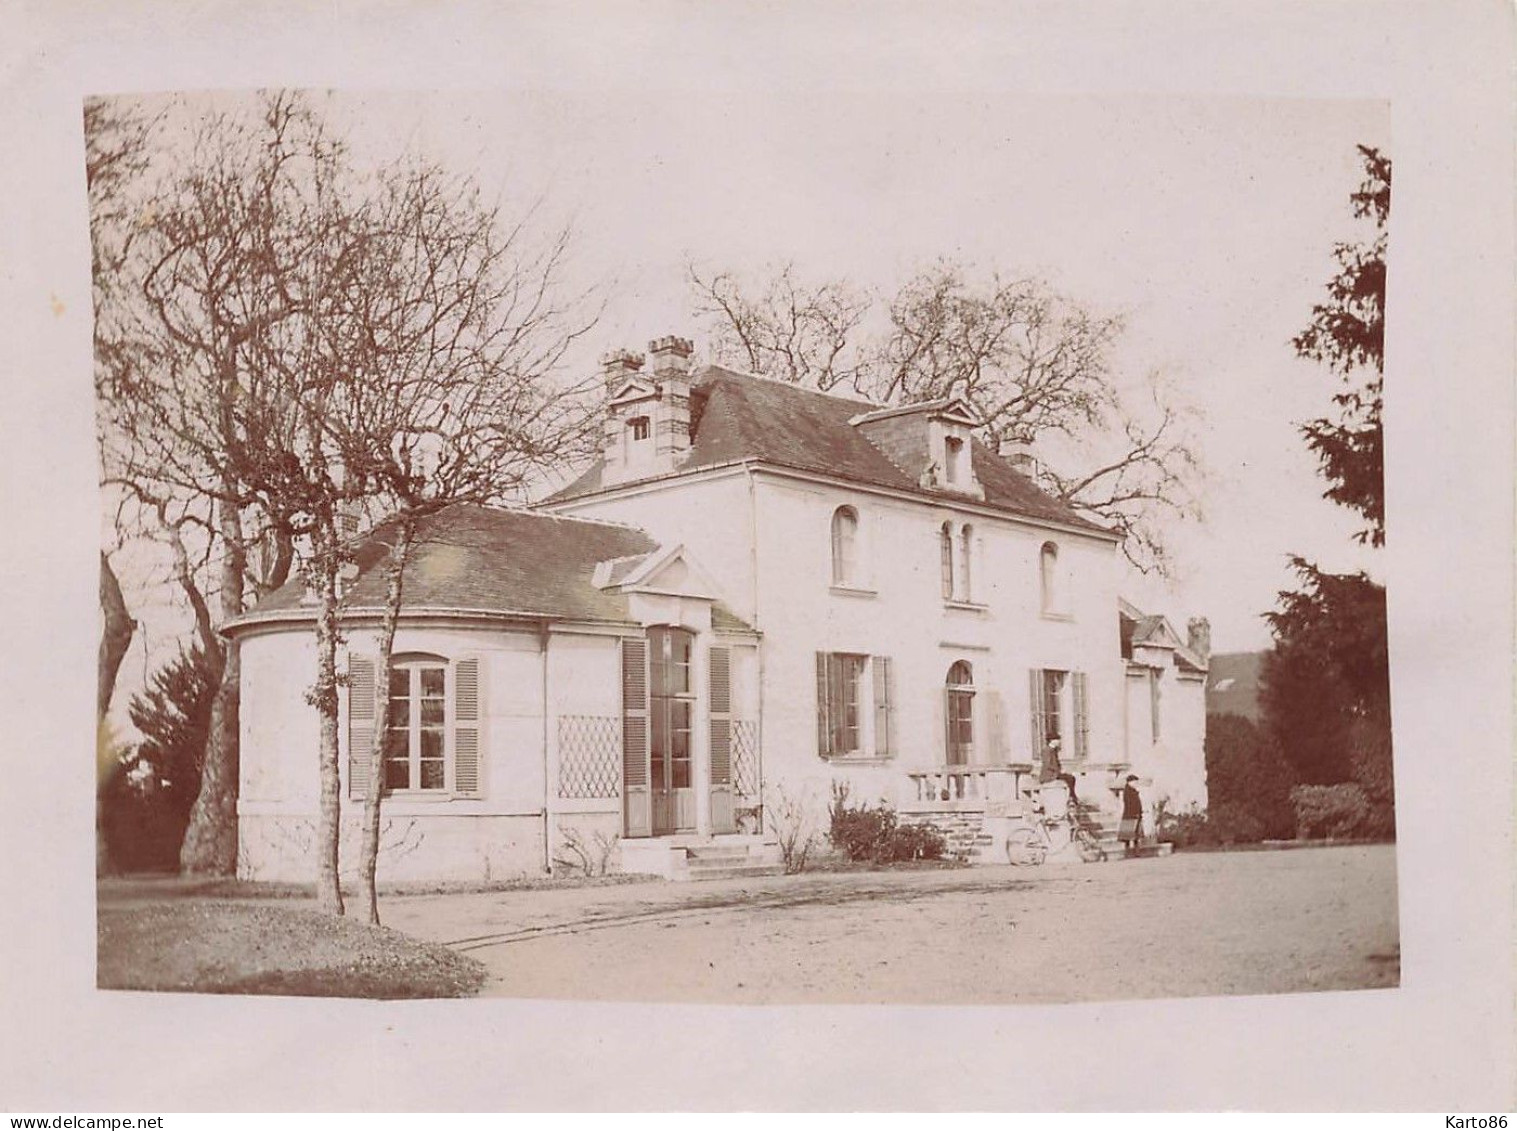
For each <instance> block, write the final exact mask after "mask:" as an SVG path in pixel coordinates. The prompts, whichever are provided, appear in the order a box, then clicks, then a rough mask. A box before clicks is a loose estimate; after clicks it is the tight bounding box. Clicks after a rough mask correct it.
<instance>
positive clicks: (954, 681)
mask: <svg viewBox="0 0 1517 1131" xmlns="http://www.w3.org/2000/svg"><path fill="white" fill-rule="evenodd" d="M944 694H945V695H946V697H947V711H946V715H945V717H946V718H947V720H948V742H947V761H948V764H949V765H950V766H964V765H968V764H969V756H970V752H971V751H972V750H973V749H974V671H973V669H971V668H970V666H969V665H968V664H967V663H965V662H964V661H963V660H958V661H956V662H955V663H954V664H953V666H952V667H950V668H949V669H948V679H947V681H946V683H945V685H944Z"/></svg>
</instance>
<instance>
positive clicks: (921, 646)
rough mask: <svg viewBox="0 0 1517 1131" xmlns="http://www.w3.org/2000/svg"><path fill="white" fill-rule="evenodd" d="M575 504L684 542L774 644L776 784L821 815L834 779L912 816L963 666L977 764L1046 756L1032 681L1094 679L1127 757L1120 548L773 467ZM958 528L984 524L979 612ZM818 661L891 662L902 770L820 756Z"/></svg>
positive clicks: (769, 692)
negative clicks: (1038, 738) (849, 522)
mask: <svg viewBox="0 0 1517 1131" xmlns="http://www.w3.org/2000/svg"><path fill="white" fill-rule="evenodd" d="M750 482H751V486H750ZM843 505H849V506H852V507H853V508H854V509H855V510H856V511H857V512H858V514H859V518H860V532H859V559H860V566H861V568H860V571H859V578H858V583H857V586H856V588H854V589H852V590H849V589H841V588H836V587H834V586H833V585H832V584H831V580H832V567H831V523H832V515H833V513H834V511H835V510H836V509H837V508H838V507H839V506H843ZM563 509H566V510H567V509H572V511H573V513H577V514H582V515H590V514H593V515H594V516H596V517H600V518H606V519H611V520H614V521H618V522H626V523H630V524H635V525H638V526H641V527H642V528H643V529H645V530H647V531H648V532H649V533H650V534H651V535H653V537H654V538H656V539H658V540H659V541H660V542H662V543H665V544H672V543H674V542H680V543H683V544H684V545H686V546H687V547H688V548H689V549H690V550H691V552H692V553H693V554H694V555H695V557H696V559H697V561H698V562H699V563H700V564H701V565H702V566H703V567H705V568H706V569H707V572H708V573H709V574H711V575H712V577H713V579H714V580H715V582H716V583H717V585H718V587H719V589H720V594H719V595H720V596H721V598H722V599H723V601H724V602H726V603H727V605H728V606H729V607H731V608H733V609H734V611H737V612H738V613H739V614H740V615H743V616H745V617H746V618H747V619H749V620H751V621H752V623H753V624H754V625H755V627H756V628H758V629H759V630H760V631H761V632H762V633H763V637H764V640H763V649H762V668H763V679H762V687H763V690H762V698H763V705H762V710H763V729H762V746H763V760H764V771H765V780H766V782H767V783H768V784H769V785H770V786H773V787H781V788H784V789H785V790H787V792H789V793H792V794H796V795H800V794H805V795H806V796H808V797H810V798H811V799H812V800H813V802H815V803H816V804H817V805H820V804H822V803H823V802H824V801H825V798H826V796H827V794H828V790H829V787H830V784H831V782H832V781H833V780H835V779H842V778H846V779H848V780H849V781H850V782H851V783H852V785H853V790H854V794H855V796H856V797H858V798H860V799H865V800H870V799H875V798H884V799H886V800H889V801H891V802H892V803H900V802H901V801H902V800H904V799H905V794H906V792H908V791H909V788H910V785H909V781H908V780H907V778H906V775H905V774H904V773H903V772H902V771H903V770H904V769H906V768H908V767H924V768H925V767H931V766H937V765H941V764H942V763H943V762H944V760H945V757H946V755H945V751H944V740H943V733H944V718H943V714H944V696H943V686H944V680H945V677H946V675H947V672H948V668H949V666H950V665H951V664H952V663H953V662H954V661H956V660H964V661H967V662H968V663H969V664H971V665H972V668H973V671H974V681H975V687H976V695H975V700H974V711H975V735H976V746H975V751H974V760H975V761H977V762H982V763H993V764H1004V763H1006V762H1010V761H1029V760H1032V757H1033V752H1032V751H1031V750H1030V746H1031V728H1030V721H1029V710H1030V708H1029V703H1028V682H1029V677H1028V673H1029V671H1030V670H1031V669H1033V668H1053V669H1060V670H1066V671H1083V672H1085V673H1086V678H1087V681H1088V682H1087V686H1088V702H1089V728H1090V762H1091V763H1092V764H1095V763H1106V762H1115V761H1120V760H1122V758H1123V750H1122V747H1123V715H1122V694H1123V689H1122V681H1123V676H1122V661H1121V658H1120V655H1119V643H1118V634H1117V617H1116V608H1117V591H1116V577H1117V566H1116V551H1115V548H1114V546H1113V543H1112V542H1110V541H1109V540H1105V539H1100V538H1092V537H1089V536H1083V535H1080V534H1076V533H1072V532H1066V531H1057V530H1051V529H1047V528H1042V527H1037V526H1033V525H1031V524H1028V523H1024V522H1019V521H1016V520H1013V519H1010V518H1006V517H998V516H994V515H991V514H985V513H979V512H976V511H975V510H974V509H973V508H972V507H971V506H960V505H956V504H954V503H952V502H948V501H945V502H944V503H942V504H934V503H927V502H923V501H919V500H911V499H899V498H892V497H888V496H885V495H880V494H875V493H872V492H868V491H864V490H852V489H848V488H844V487H836V486H830V485H826V484H820V483H815V482H810V481H804V480H802V479H797V478H794V477H789V476H784V475H780V474H774V473H770V472H764V471H758V472H753V473H751V475H750V474H729V475H727V476H725V477H719V478H715V479H709V480H704V481H692V482H686V483H676V484H669V485H664V486H661V487H659V488H657V489H653V490H639V491H637V492H634V493H631V494H626V495H624V496H622V497H620V498H601V499H596V500H590V501H587V502H585V503H582V504H574V505H573V506H572V508H563ZM945 520H946V521H950V522H952V523H953V526H954V529H955V530H956V531H957V530H959V529H960V528H961V526H962V524H963V523H966V522H967V523H969V524H970V525H971V527H972V529H973V532H974V538H973V550H972V563H971V565H972V568H971V574H972V592H971V593H970V597H971V598H972V604H973V605H974V606H976V607H963V605H961V604H953V603H945V602H944V600H943V598H942V590H941V575H940V561H939V542H938V529H939V527H940V526H941V524H942V523H943V522H944V521H945ZM1045 541H1053V542H1055V543H1056V544H1057V545H1058V547H1059V566H1060V575H1061V583H1062V585H1061V589H1062V598H1063V599H1062V602H1061V609H1062V610H1063V611H1062V615H1056V616H1048V615H1045V614H1044V612H1043V609H1042V595H1041V581H1040V551H1041V548H1042V546H1043V544H1044V542H1045ZM750 547H752V549H751V550H750ZM818 651H827V652H858V653H863V654H867V655H871V656H874V655H884V656H889V657H890V658H891V661H892V665H893V683H894V720H893V722H894V753H893V755H892V756H891V757H890V758H889V759H888V760H886V761H884V762H882V763H879V764H865V763H862V762H858V761H849V762H843V761H841V760H833V761H826V760H823V759H822V758H820V757H819V756H818V753H817V749H816V746H817V740H816V667H815V664H816V661H815V654H816V653H817V652H818ZM1067 753H1068V752H1067V750H1066V754H1067ZM1101 780H1102V781H1103V783H1104V781H1105V778H1104V776H1103V777H1102V778H1101ZM1096 800H1100V801H1110V798H1109V797H1104V798H1097V799H1096Z"/></svg>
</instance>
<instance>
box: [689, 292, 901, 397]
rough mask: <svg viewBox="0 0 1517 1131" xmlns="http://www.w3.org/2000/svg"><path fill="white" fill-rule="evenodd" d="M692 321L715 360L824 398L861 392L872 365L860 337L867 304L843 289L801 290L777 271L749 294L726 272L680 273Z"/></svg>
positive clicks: (867, 300) (866, 299)
mask: <svg viewBox="0 0 1517 1131" xmlns="http://www.w3.org/2000/svg"><path fill="white" fill-rule="evenodd" d="M688 271H689V275H690V285H691V288H692V290H693V291H694V293H695V296H696V304H697V314H698V315H699V316H701V317H702V318H704V319H705V325H706V328H707V330H708V332H709V335H710V342H711V350H712V353H713V355H714V356H715V358H716V359H717V360H718V361H721V362H726V363H728V364H735V365H739V366H741V367H742V368H744V369H746V370H747V371H748V372H750V373H761V374H763V375H764V376H766V377H775V378H778V379H779V380H781V381H788V382H790V383H791V384H793V385H805V386H808V387H810V388H813V389H820V390H822V391H823V392H826V391H827V390H829V389H832V388H834V387H836V386H839V385H847V386H849V387H850V388H852V389H853V390H854V391H856V392H858V391H862V388H861V384H860V383H861V382H862V381H863V380H864V379H865V378H866V376H867V375H868V374H869V373H870V372H871V369H872V359H871V357H870V355H869V347H868V345H867V343H865V342H863V341H862V337H861V334H860V330H861V328H862V326H863V323H864V320H865V318H866V316H867V315H868V313H869V309H870V306H871V305H872V300H871V298H870V297H869V296H868V295H867V294H864V293H862V292H860V291H858V290H856V289H855V288H853V287H852V286H850V285H849V284H848V283H846V282H827V283H822V284H820V285H817V286H807V285H805V284H803V283H801V282H800V281H799V280H798V279H797V277H796V271H795V268H794V266H793V265H792V264H785V265H783V266H782V267H780V269H779V270H778V271H777V272H775V274H774V276H773V277H772V278H771V279H769V280H768V281H767V282H766V283H764V284H763V285H762V286H761V287H760V288H759V290H758V291H757V293H756V294H750V293H749V292H747V291H745V290H744V288H743V285H742V283H741V281H740V280H739V279H738V278H737V277H736V276H734V275H732V274H731V273H729V272H715V273H712V274H709V275H706V276H702V274H701V271H700V269H699V268H697V267H696V266H694V265H693V264H692V265H690V267H689V268H688Z"/></svg>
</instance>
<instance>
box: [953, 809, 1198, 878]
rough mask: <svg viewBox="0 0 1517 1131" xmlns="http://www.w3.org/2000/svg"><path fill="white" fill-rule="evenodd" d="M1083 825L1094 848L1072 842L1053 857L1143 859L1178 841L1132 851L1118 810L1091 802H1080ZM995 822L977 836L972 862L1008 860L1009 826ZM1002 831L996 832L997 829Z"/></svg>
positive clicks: (1093, 860)
mask: <svg viewBox="0 0 1517 1131" xmlns="http://www.w3.org/2000/svg"><path fill="white" fill-rule="evenodd" d="M1079 821H1080V826H1081V827H1082V828H1083V829H1084V830H1085V831H1086V832H1087V833H1088V834H1090V839H1091V842H1093V846H1094V847H1093V848H1091V849H1082V848H1081V847H1080V845H1078V844H1076V843H1071V844H1070V845H1068V846H1067V847H1066V848H1064V849H1063V850H1061V851H1060V852H1058V853H1057V854H1054V855H1050V856H1049V860H1066V861H1078V860H1083V861H1084V862H1085V863H1088V864H1089V863H1096V862H1098V861H1110V860H1128V859H1140V858H1146V857H1156V856H1168V855H1169V854H1170V852H1171V850H1172V849H1173V848H1174V845H1172V844H1168V843H1163V844H1161V843H1158V842H1155V841H1148V842H1147V843H1144V844H1140V845H1139V846H1138V847H1137V848H1136V849H1134V850H1132V851H1128V848H1127V846H1126V845H1125V844H1123V843H1122V842H1121V841H1120V840H1118V839H1117V832H1118V829H1119V827H1120V825H1121V823H1122V822H1121V818H1120V817H1119V816H1117V815H1115V814H1112V813H1108V812H1106V811H1105V810H1103V809H1101V808H1099V807H1097V806H1095V805H1091V804H1089V803H1088V802H1083V801H1082V802H1080V805H1079ZM992 824H993V823H990V822H987V823H986V825H984V826H982V827H981V829H980V830H979V832H978V834H977V835H976V836H975V838H974V842H973V845H972V847H971V848H970V850H969V862H970V863H971V864H1005V863H1006V857H1005V851H1006V847H1005V846H1006V840H1005V837H1006V831H1007V829H1006V828H997V829H995V830H994V831H993V830H992ZM997 832H998V833H999V835H996V833H997Z"/></svg>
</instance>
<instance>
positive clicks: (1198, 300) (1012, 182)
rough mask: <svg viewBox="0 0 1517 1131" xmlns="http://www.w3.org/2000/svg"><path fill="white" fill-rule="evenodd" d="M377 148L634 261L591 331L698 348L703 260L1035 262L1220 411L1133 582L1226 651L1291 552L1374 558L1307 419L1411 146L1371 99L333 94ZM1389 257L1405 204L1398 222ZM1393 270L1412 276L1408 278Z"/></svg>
mask: <svg viewBox="0 0 1517 1131" xmlns="http://www.w3.org/2000/svg"><path fill="white" fill-rule="evenodd" d="M334 110H335V111H336V113H337V114H338V116H339V117H340V118H342V119H343V120H345V121H348V122H351V123H352V125H351V129H350V132H351V134H352V136H353V137H354V139H355V143H356V144H357V146H358V149H359V152H360V153H363V152H365V151H372V152H374V153H383V152H385V151H386V149H393V148H394V147H395V146H396V145H397V144H400V143H401V142H402V140H403V142H404V143H405V144H409V145H413V146H416V147H418V148H420V149H422V150H423V151H425V152H430V153H433V154H436V155H438V156H439V157H441V158H443V159H444V160H445V161H446V162H447V163H448V164H449V165H450V166H453V167H456V168H457V169H458V170H459V171H468V172H473V173H474V174H476V175H477V176H478V178H479V180H480V182H481V184H482V185H483V186H484V187H485V189H486V191H487V192H490V191H492V190H493V191H498V192H499V193H500V194H501V196H502V198H503V199H504V200H505V201H507V203H508V206H509V205H510V203H511V202H512V201H528V200H531V201H540V202H541V203H540V204H539V207H540V208H541V209H542V210H543V212H544V216H545V219H547V218H549V217H551V218H552V219H554V220H560V219H562V220H565V221H568V222H570V223H572V225H573V228H574V231H575V247H576V270H577V271H579V272H581V273H582V277H583V278H585V279H587V280H591V279H610V280H614V285H613V290H612V294H613V296H614V297H613V299H612V301H611V303H610V305H609V307H608V309H607V312H606V316H605V318H604V319H603V320H602V322H601V324H600V326H599V327H598V329H597V332H596V335H595V338H596V339H597V342H598V346H597V351H596V352H600V351H602V350H605V349H610V348H613V347H620V346H630V347H632V348H642V347H643V346H644V345H645V344H646V342H647V341H648V340H649V339H651V338H654V337H658V336H661V335H664V334H669V333H678V334H683V335H685V336H689V337H693V338H695V339H696V344H697V349H698V350H699V349H701V348H703V346H704V343H703V342H702V340H701V338H700V335H699V332H698V328H697V327H696V325H695V320H694V318H693V316H692V313H691V310H690V305H691V304H690V294H689V290H688V286H687V283H686V277H685V265H686V263H687V262H690V261H693V262H695V263H697V264H700V265H703V266H707V267H712V268H720V269H724V270H731V271H735V272H737V273H739V274H750V275H755V274H762V273H763V272H764V270H765V269H766V268H767V267H772V266H773V265H775V264H778V263H782V262H787V261H789V262H793V263H794V264H795V267H796V269H797V271H798V272H799V273H800V275H801V276H802V277H803V278H809V279H814V280H823V279H832V278H845V279H848V280H849V281H851V282H852V283H854V284H856V285H858V286H862V287H865V288H870V289H874V290H876V291H879V292H881V293H884V294H887V295H888V294H889V293H891V292H893V291H894V290H895V289H896V288H897V287H898V286H899V284H900V283H901V282H902V281H903V280H904V279H905V278H907V277H909V276H910V275H911V274H912V273H913V272H914V271H915V270H916V269H918V268H920V267H921V266H923V265H926V264H929V263H932V262H933V261H935V260H938V259H943V258H947V259H952V260H956V261H959V262H962V263H965V264H967V265H970V266H971V267H974V268H977V269H979V270H980V271H981V272H984V273H988V272H991V271H998V272H1000V273H1002V274H1004V275H1009V276H1022V275H1029V274H1033V275H1039V276H1041V277H1043V278H1045V279H1047V280H1048V281H1049V282H1050V283H1051V284H1052V285H1054V286H1055V287H1057V288H1058V289H1060V290H1062V291H1064V292H1065V293H1067V294H1069V295H1070V296H1072V297H1073V298H1075V299H1077V300H1079V301H1081V302H1084V303H1087V304H1089V305H1091V306H1093V307H1094V308H1096V309H1097V310H1101V311H1111V312H1120V313H1122V314H1123V315H1124V316H1125V317H1126V320H1127V330H1126V332H1125V334H1124V337H1123V339H1122V342H1121V345H1120V347H1119V351H1118V354H1117V357H1116V361H1117V363H1118V367H1119V369H1120V370H1121V371H1122V372H1123V373H1124V374H1126V375H1128V376H1136V375H1138V374H1141V373H1146V372H1148V371H1151V370H1159V371H1161V372H1162V373H1164V375H1165V377H1166V380H1167V381H1168V382H1169V383H1170V384H1171V386H1172V387H1173V388H1175V389H1176V390H1177V391H1178V392H1179V393H1180V394H1181V396H1182V398H1183V399H1184V400H1185V401H1186V402H1188V403H1190V404H1191V405H1193V406H1194V407H1195V408H1196V409H1197V410H1199V413H1200V419H1201V421H1202V425H1201V427H1200V430H1199V438H1200V445H1199V446H1200V453H1201V456H1202V462H1203V464H1204V466H1205V467H1206V469H1207V474H1206V478H1205V480H1204V483H1203V492H1202V496H1201V504H1202V511H1203V517H1202V518H1201V520H1199V521H1196V522H1188V523H1183V524H1180V525H1177V526H1175V527H1174V528H1172V529H1171V530H1170V532H1169V541H1170V544H1171V546H1172V547H1173V551H1174V558H1175V563H1174V564H1175V568H1174V571H1173V577H1172V578H1170V579H1168V580H1163V579H1157V578H1154V577H1142V576H1137V575H1129V576H1128V577H1127V578H1126V579H1125V580H1124V592H1125V593H1126V594H1127V595H1128V596H1129V597H1130V598H1131V599H1133V600H1135V601H1137V602H1138V603H1139V604H1141V605H1144V606H1145V607H1147V608H1150V609H1151V611H1161V612H1165V613H1167V614H1169V615H1170V616H1171V617H1172V618H1173V619H1175V620H1176V621H1177V622H1183V621H1184V620H1185V619H1186V618H1187V617H1190V616H1197V615H1204V616H1206V617H1208V618H1209V619H1210V621H1211V623H1212V639H1213V645H1214V648H1215V649H1216V650H1218V651H1235V650H1250V649H1255V648H1261V647H1266V646H1267V645H1268V642H1269V636H1268V629H1267V625H1266V624H1265V622H1264V621H1263V620H1262V619H1261V617H1260V614H1261V613H1263V612H1264V611H1266V610H1268V609H1271V608H1273V607H1274V605H1275V598H1276V594H1277V593H1278V591H1279V590H1281V589H1286V588H1293V587H1294V579H1293V577H1292V576H1291V574H1290V572H1289V570H1288V567H1287V560H1288V558H1289V556H1290V555H1292V554H1301V555H1304V556H1306V557H1308V558H1310V559H1312V560H1316V561H1319V562H1321V563H1322V564H1323V565H1324V566H1326V567H1328V568H1334V569H1357V568H1369V569H1370V570H1371V572H1372V573H1373V572H1374V569H1375V562H1374V558H1373V555H1371V554H1368V553H1366V552H1363V551H1360V550H1358V549H1357V547H1356V546H1355V545H1354V543H1353V542H1352V539H1351V535H1352V533H1353V532H1354V531H1355V530H1356V529H1358V523H1357V522H1356V516H1354V515H1353V514H1351V513H1349V512H1346V511H1344V510H1342V508H1339V507H1336V506H1334V505H1332V504H1330V503H1328V502H1326V501H1324V500H1323V499H1322V498H1321V493H1322V489H1323V482H1322V480H1321V479H1320V478H1319V476H1318V474H1317V467H1316V461H1315V459H1314V458H1313V457H1312V456H1311V454H1310V453H1309V452H1308V451H1307V450H1306V448H1305V446H1304V444H1303V442H1302V440H1301V438H1300V435H1299V432H1298V431H1297V427H1296V426H1297V424H1298V423H1299V422H1300V421H1303V420H1306V419H1309V418H1311V417H1313V416H1316V415H1319V414H1322V413H1325V412H1326V411H1328V408H1329V403H1328V399H1329V397H1330V396H1331V394H1332V393H1333V391H1334V389H1335V384H1334V382H1335V380H1336V379H1335V378H1334V377H1333V376H1332V375H1331V374H1330V373H1328V372H1327V370H1326V369H1325V368H1323V367H1320V366H1317V365H1314V364H1311V363H1308V362H1304V361H1301V360H1299V359H1297V358H1296V357H1295V356H1294V353H1293V351H1292V350H1291V348H1290V344H1289V343H1290V339H1291V338H1292V337H1293V336H1294V335H1295V334H1296V333H1297V332H1299V331H1300V330H1301V329H1302V328H1303V327H1304V326H1305V324H1306V322H1307V320H1308V318H1309V317H1310V312H1311V308H1312V305H1313V303H1315V302H1317V301H1319V299H1320V298H1321V297H1322V296H1323V294H1324V287H1325V284H1326V282H1327V280H1328V279H1329V278H1330V277H1331V275H1332V273H1333V260H1332V256H1331V251H1332V247H1333V245H1334V243H1335V242H1337V241H1340V240H1346V239H1357V238H1361V237H1362V236H1364V235H1366V234H1367V232H1368V224H1367V222H1362V221H1356V220H1354V219H1353V217H1352V213H1351V211H1350V207H1349V201H1348V196H1349V193H1350V192H1351V191H1352V190H1353V189H1354V188H1355V187H1357V185H1358V183H1359V181H1360V180H1361V177H1362V166H1361V163H1360V159H1359V155H1358V152H1357V150H1356V148H1355V147H1356V145H1358V144H1365V145H1372V146H1377V147H1380V148H1382V149H1383V150H1385V151H1386V152H1389V153H1391V155H1392V157H1394V152H1393V150H1392V149H1391V147H1390V145H1389V137H1388V133H1389V110H1388V107H1387V106H1386V104H1384V103H1380V102H1371V101H1337V100H1335V101H1324V100H1290V99H1246V98H1239V97H1209V98H1177V97H1124V98H1109V97H1091V96H1087V97H1051V96H1037V97H1031V96H1018V95H1015V94H1004V95H1002V94H997V95H965V94H932V93H926V94H924V93H911V94H879V93H869V94H848V93H836V92H833V93H828V94H826V95H808V96H805V97H797V96H785V95H772V94H771V95H766V96H765V97H763V98H755V97H753V96H750V95H742V94H722V93H710V94H708V95H706V96H703V97H701V98H698V99H697V98H691V97H689V96H688V95H680V94H660V93H657V92H650V93H647V94H645V95H641V96H631V97H629V96H626V95H624V94H623V95H618V96H617V97H616V98H615V99H608V98H605V97H599V96H593V95H585V94H532V95H510V94H505V93H495V94H492V95H490V96H487V97H485V96H458V95H453V96H448V97H438V98H435V99H430V100H425V101H424V102H422V103H420V104H418V102H417V100H415V99H404V100H401V99H395V98H390V97H368V98H362V99H359V98H350V97H346V96H338V97H336V98H335V99H334ZM1391 263H1392V278H1393V279H1394V218H1393V221H1392V253H1391ZM1393 285H1394V284H1393Z"/></svg>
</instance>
